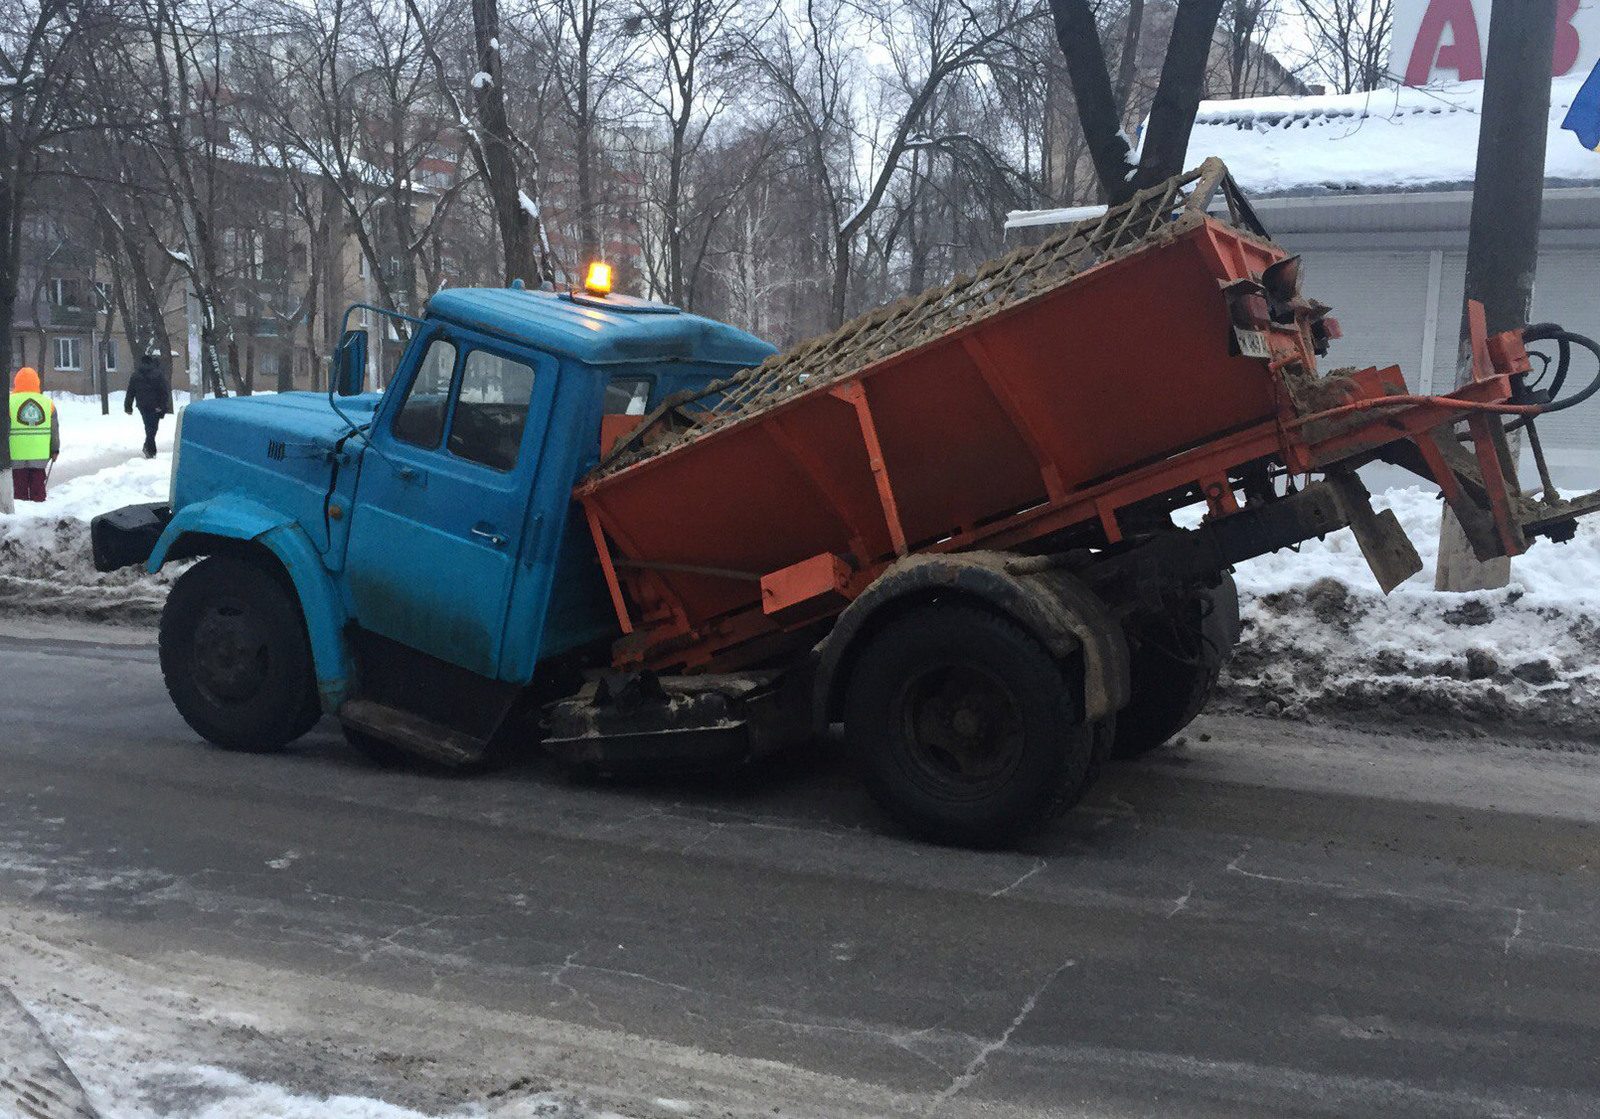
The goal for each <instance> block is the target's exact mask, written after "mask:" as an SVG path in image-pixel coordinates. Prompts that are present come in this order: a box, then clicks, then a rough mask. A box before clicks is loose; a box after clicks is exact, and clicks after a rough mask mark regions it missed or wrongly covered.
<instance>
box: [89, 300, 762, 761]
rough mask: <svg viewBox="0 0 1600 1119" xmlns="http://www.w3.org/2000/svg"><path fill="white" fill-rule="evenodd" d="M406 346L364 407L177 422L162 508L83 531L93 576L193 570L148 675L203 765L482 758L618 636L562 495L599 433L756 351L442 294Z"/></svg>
mask: <svg viewBox="0 0 1600 1119" xmlns="http://www.w3.org/2000/svg"><path fill="white" fill-rule="evenodd" d="M409 329H410V331H411V339H410V342H409V344H408V345H407V347H406V349H405V350H404V352H403V354H402V356H401V358H400V360H399V362H398V365H397V367H396V368H395V370H394V373H393V376H392V377H391V378H390V380H389V384H388V386H387V388H386V389H385V391H383V392H382V393H381V394H380V393H359V392H358V393H356V394H354V395H345V396H340V397H338V398H337V399H336V398H335V396H334V395H333V393H332V392H330V393H329V394H327V395H323V394H319V393H307V392H293V393H284V394H279V395H274V396H252V397H236V398H228V399H214V400H204V401H199V402H197V403H194V404H192V405H190V406H189V407H188V408H187V409H186V410H185V412H184V413H183V415H182V416H181V417H180V420H181V422H180V427H179V435H178V443H177V447H176V450H175V454H174V462H173V473H172V487H171V499H170V502H169V503H168V505H166V506H136V507H131V508H129V509H123V510H118V511H117V512H115V513H111V514H106V515H104V516H102V517H99V518H96V520H95V523H94V525H93V527H92V538H93V541H94V548H95V561H96V565H97V566H99V567H101V568H102V569H110V568H112V567H118V566H126V565H129V564H131V563H138V562H143V563H144V565H145V567H146V569H147V570H149V571H151V572H156V571H159V570H160V569H161V568H162V567H163V566H164V565H165V564H167V563H169V562H172V561H175V560H180V559H190V558H193V557H204V558H202V559H201V561H200V562H199V563H197V564H195V565H193V566H192V567H190V568H188V569H187V570H186V571H185V572H184V573H183V574H182V575H181V576H180V577H179V578H178V579H177V581H176V582H175V584H174V585H173V587H172V590H171V593H170V596H169V600H168V604H167V607H166V609H165V611H164V613H163V618H162V625H161V635H160V652H161V666H162V672H163V675H164V677H165V678H166V683H167V686H168V690H169V691H170V692H171V694H172V697H173V700H174V702H175V703H176V705H177V707H178V709H179V711H180V712H181V713H182V714H183V715H184V717H185V718H186V719H187V720H188V722H189V723H190V725H191V726H193V727H194V729H195V730H196V731H198V732H199V733H200V734H201V735H202V736H204V737H205V738H207V739H210V740H211V741H213V742H216V743H217V744H219V745H223V746H227V747H231V748H236V749H247V750H269V749H275V748H278V747H281V746H283V745H285V744H286V743H288V742H289V741H291V740H293V739H294V738H296V737H298V736H299V735H300V734H302V733H304V732H305V731H306V730H307V729H309V728H310V726H311V725H312V723H314V722H315V721H316V719H317V718H318V717H319V716H320V715H321V714H323V713H325V712H328V713H338V714H339V715H340V717H341V720H342V721H343V723H344V725H345V728H346V730H347V732H348V733H350V735H351V737H352V740H353V741H356V742H357V744H358V745H364V746H366V747H368V748H369V752H375V753H376V752H382V751H384V750H387V749H390V748H393V747H396V746H398V747H399V748H402V749H406V750H410V751H412V752H416V753H423V754H426V755H428V756H431V757H434V758H435V759H436V760H438V761H441V762H446V763H452V764H459V763H463V762H467V761H472V760H474V759H475V758H476V757H477V756H481V755H482V753H483V752H484V750H485V749H486V748H487V743H489V741H490V740H491V739H492V738H494V736H495V735H496V733H497V732H498V731H499V730H500V729H501V728H503V727H504V726H505V725H506V724H507V721H508V719H510V718H512V717H513V716H514V715H515V714H516V713H517V711H518V710H519V709H520V708H524V707H526V706H527V702H526V701H527V699H528V697H529V696H530V695H531V696H537V694H538V693H539V689H540V685H541V682H542V681H541V677H551V676H556V675H561V674H562V673H568V674H570V671H571V667H570V666H571V665H572V664H573V663H575V661H576V660H577V659H580V658H581V657H582V656H584V655H585V651H586V650H596V649H599V650H603V649H604V648H605V647H606V646H607V644H608V642H609V639H611V638H612V637H613V636H614V635H615V627H616V620H615V615H614V612H613V611H612V609H611V607H610V604H609V600H608V598H607V595H606V591H605V586H604V582H603V579H602V577H601V575H600V573H599V568H598V564H597V563H596V560H595V555H594V549H593V545H592V541H591V540H590V538H589V535H588V532H587V530H586V528H585V527H584V526H583V522H582V519H581V517H580V516H578V515H577V514H576V513H575V511H574V505H573V503H572V500H571V496H570V495H571V490H572V487H573V485H574V484H575V482H576V481H577V479H578V478H579V477H580V476H581V475H583V474H584V473H585V472H587V471H588V470H589V469H591V468H592V467H593V466H594V464H595V463H596V461H597V459H598V457H599V454H600V452H601V445H600V440H601V429H602V416H603V415H607V414H612V415H616V414H633V415H641V416H642V415H643V414H645V413H646V412H647V411H649V410H652V409H655V408H657V407H658V406H659V405H660V404H661V403H662V401H663V400H665V399H666V398H668V397H670V396H672V395H673V394H675V393H679V392H683V391H684V390H695V391H698V390H703V389H704V388H705V386H707V385H708V384H711V383H713V382H715V381H717V380H719V379H721V378H723V377H726V376H728V375H730V374H732V373H734V372H736V371H737V370H740V369H743V368H747V367H750V366H753V365H757V364H759V363H760V362H761V361H762V360H763V359H764V358H766V357H767V356H768V355H769V354H771V353H773V352H774V350H773V347H771V346H770V345H768V344H767V343H765V342H763V341H761V340H760V339H758V338H756V337H754V336H752V335H750V334H747V333H745V332H743V331H741V330H737V329H735V328H733V327H731V326H727V325H725V324H722V323H718V322H714V321H712V320H709V319H705V318H702V317H699V316H697V315H692V314H688V313H685V312H682V311H680V310H679V309H678V308H675V307H670V306H666V305H663V304H660V303H653V302H649V301H646V300H641V299H634V298H630V297H628V296H622V295H611V294H603V295H597V294H591V293H588V292H582V291H580V292H559V293H558V292H553V291H548V290H545V291H536V290H525V289H523V288H522V287H521V286H520V285H514V286H513V287H511V288H506V289H457V290H446V291H442V292H440V293H438V294H436V295H435V296H433V298H432V299H431V300H430V301H429V303H428V307H427V312H426V315H425V317H423V318H422V319H418V320H412V321H411V323H410V325H409ZM364 341H365V339H364V336H360V335H356V334H347V336H346V338H345V340H344V341H343V342H342V343H341V353H343V354H345V355H347V356H353V359H354V360H355V361H356V362H357V363H360V362H361V361H363V360H364V351H365V346H364ZM356 342H360V343H363V344H361V345H355V344H354V343H356ZM335 364H336V366H337V365H338V364H339V363H338V360H337V359H336V363H335ZM691 395H692V393H691ZM541 666H543V667H541ZM549 683H550V686H554V687H559V686H561V685H558V684H556V683H555V682H554V681H550V682H549Z"/></svg>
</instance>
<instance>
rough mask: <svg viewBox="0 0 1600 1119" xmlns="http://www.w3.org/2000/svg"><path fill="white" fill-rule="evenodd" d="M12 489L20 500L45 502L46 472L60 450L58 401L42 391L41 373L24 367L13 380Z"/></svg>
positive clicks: (11, 408) (10, 443) (10, 448)
mask: <svg viewBox="0 0 1600 1119" xmlns="http://www.w3.org/2000/svg"><path fill="white" fill-rule="evenodd" d="M8 411H9V413H10V420H11V438H10V439H9V440H8V441H7V446H6V450H7V452H8V453H9V456H10V459H11V463H10V465H11V492H12V494H13V495H14V496H15V497H16V499H17V500H18V501H43V500H44V483H45V478H46V477H47V474H46V472H47V471H48V470H49V468H50V464H51V463H52V462H55V460H56V456H57V455H59V454H60V453H61V420H60V417H58V416H57V415H56V406H55V402H54V401H52V400H51V399H50V398H49V397H48V396H46V395H45V394H44V393H42V392H40V391H39V374H38V373H37V372H35V371H34V370H32V369H29V368H27V367H26V366H24V367H23V368H21V369H19V370H17V375H16V377H15V379H14V380H13V381H12V383H11V406H10V408H9V409H8Z"/></svg>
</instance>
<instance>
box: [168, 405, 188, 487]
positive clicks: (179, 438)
mask: <svg viewBox="0 0 1600 1119" xmlns="http://www.w3.org/2000/svg"><path fill="white" fill-rule="evenodd" d="M187 411H188V408H186V407H185V408H179V409H178V418H177V421H176V423H177V425H178V426H177V427H175V428H173V429H172V474H171V476H170V477H169V478H168V479H167V508H168V509H171V510H172V511H173V512H177V510H178V455H179V453H180V452H182V450H183V414H184V413H185V412H187Z"/></svg>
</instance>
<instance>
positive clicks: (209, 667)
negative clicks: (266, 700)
mask: <svg viewBox="0 0 1600 1119" xmlns="http://www.w3.org/2000/svg"><path fill="white" fill-rule="evenodd" d="M271 667H272V660H271V654H270V651H269V639H268V635H267V627H266V624H265V622H264V621H263V620H262V618H261V617H260V615H258V614H257V613H256V612H255V611H254V610H252V609H251V608H250V606H249V604H248V603H246V602H245V601H244V600H242V599H238V598H220V599H217V600H216V601H214V602H211V603H209V604H207V606H206V608H205V610H204V611H203V612H202V613H201V615H200V620H199V621H198V622H197V623H196V625H195V628H194V666H193V676H194V682H195V685H196V686H197V687H198V688H199V689H200V692H201V693H202V694H203V695H204V696H205V697H206V698H207V699H209V700H210V701H211V702H212V703H215V704H218V705H220V706H224V707H229V706H237V705H238V704H241V703H246V702H248V701H250V700H251V699H254V698H255V697H256V696H257V695H259V694H260V693H261V689H262V688H263V687H264V686H265V685H266V682H267V674H268V672H269V671H270V670H271Z"/></svg>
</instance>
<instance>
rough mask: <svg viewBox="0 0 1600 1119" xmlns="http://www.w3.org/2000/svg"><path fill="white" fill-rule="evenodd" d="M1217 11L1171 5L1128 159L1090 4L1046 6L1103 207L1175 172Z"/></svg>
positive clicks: (1189, 0)
mask: <svg viewBox="0 0 1600 1119" xmlns="http://www.w3.org/2000/svg"><path fill="white" fill-rule="evenodd" d="M1222 4H1223V0H1178V7H1177V13H1176V15H1175V16H1174V17H1173V21H1172V34H1171V37H1170V38H1169V40H1168V42H1167V54H1166V61H1165V63H1164V64H1163V65H1162V68H1161V79H1160V82H1159V83H1158V84H1157V86H1156V92H1155V98H1154V100H1153V101H1152V102H1151V105H1150V121H1149V124H1148V125H1147V127H1146V130H1145V136H1144V144H1143V146H1142V149H1141V152H1140V154H1139V155H1138V157H1137V158H1136V157H1135V155H1134V151H1133V142H1132V140H1131V139H1130V138H1129V136H1128V133H1127V130H1126V129H1125V128H1124V127H1123V121H1122V114H1121V110H1120V108H1119V106H1118V103H1117V98H1116V95H1115V92H1114V91H1113V89H1112V86H1111V76H1110V72H1109V70H1108V69H1107V65H1106V52H1105V49H1104V47H1103V46H1102V44H1101V39H1100V29H1099V27H1098V25H1097V23H1096V18H1095V11H1094V7H1093V5H1092V4H1091V3H1090V0H1050V12H1051V15H1052V16H1053V18H1054V20H1055V27H1056V38H1057V40H1058V41H1059V42H1060V44H1061V51H1062V53H1063V54H1064V55H1065V56H1066V60H1067V69H1068V72H1069V73H1070V74H1071V77H1072V91H1073V97H1074V100H1075V101H1076V103H1077V108H1078V120H1079V122H1080V124H1081V125H1082V127H1083V132H1084V136H1085V138H1086V140H1087V142H1088V146H1089V155H1090V157H1091V158H1092V159H1093V161H1094V168H1095V175H1096V176H1097V177H1098V178H1099V180H1100V188H1101V191H1102V192H1103V193H1104V195H1105V198H1106V200H1107V201H1109V202H1112V203H1117V202H1121V201H1123V200H1125V199H1127V198H1129V197H1131V196H1132V195H1133V193H1134V192H1135V191H1137V190H1140V189H1142V188H1144V187H1146V186H1150V185H1152V184H1154V183H1158V182H1160V181H1162V180H1163V179H1166V178H1170V177H1171V176H1172V175H1175V174H1177V173H1178V172H1179V171H1181V170H1182V169H1183V160H1184V156H1185V154H1186V153H1187V151H1188V146H1189V133H1190V131H1191V130H1192V129H1193V128H1194V118H1195V112H1196V111H1197V110H1198V109H1199V106H1200V99H1201V97H1203V96H1204V94H1205V82H1206V69H1207V65H1208V63H1209V60H1210V54H1211V45H1212V41H1213V38H1214V36H1215V35H1216V30H1217V20H1218V18H1219V17H1220V16H1221V14H1222ZM1124 54H1126V51H1125V52H1124Z"/></svg>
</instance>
